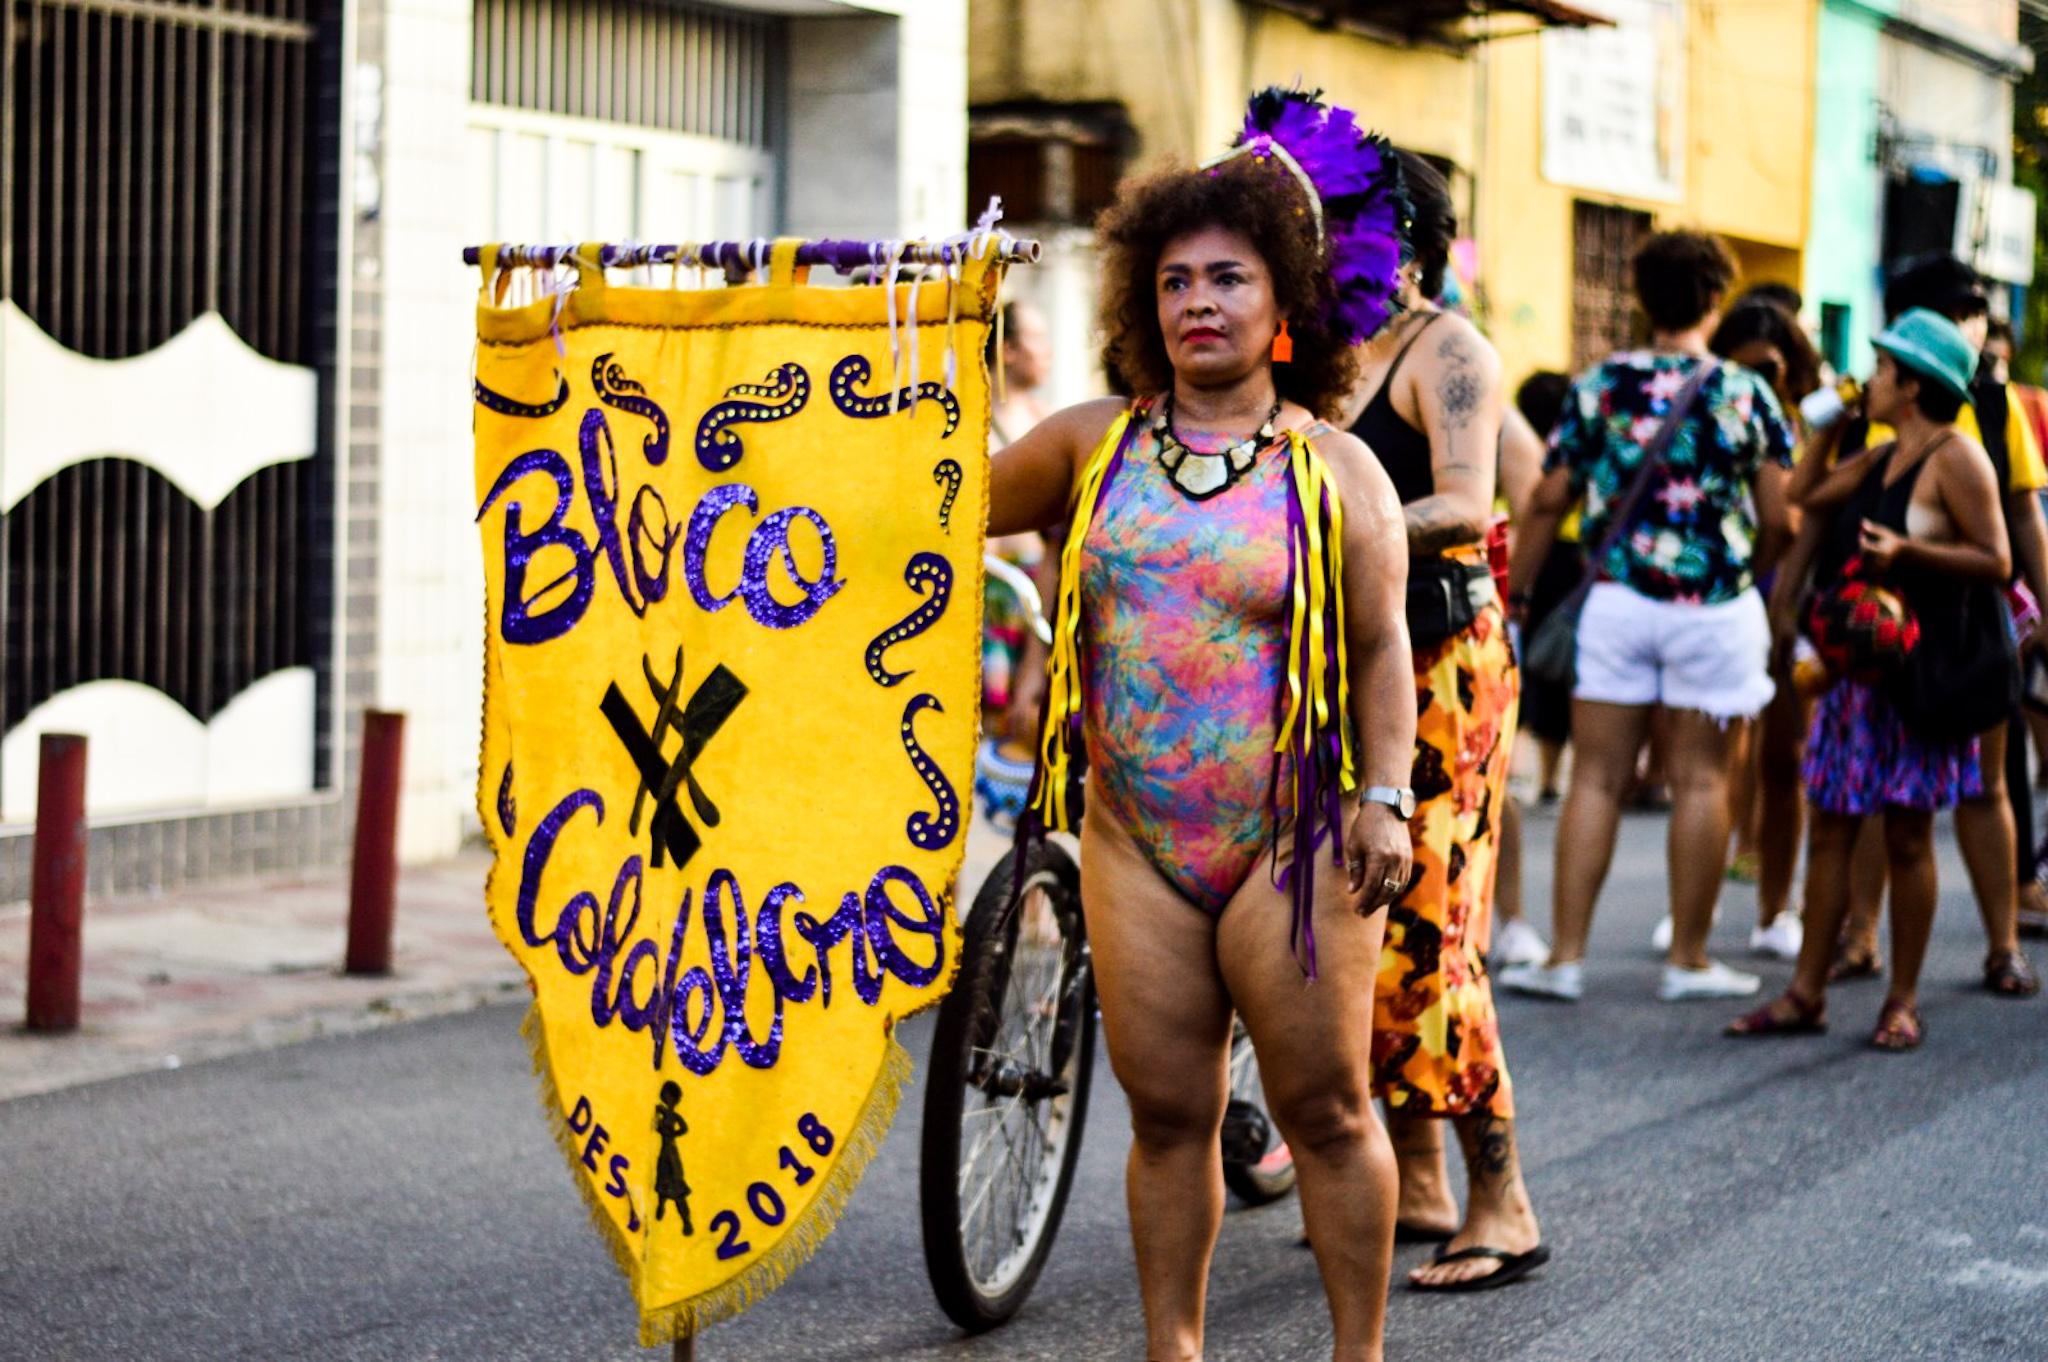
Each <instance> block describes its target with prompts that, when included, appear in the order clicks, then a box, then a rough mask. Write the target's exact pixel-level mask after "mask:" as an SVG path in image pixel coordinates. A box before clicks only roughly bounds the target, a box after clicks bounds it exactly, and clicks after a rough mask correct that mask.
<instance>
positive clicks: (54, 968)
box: [28, 733, 85, 1031]
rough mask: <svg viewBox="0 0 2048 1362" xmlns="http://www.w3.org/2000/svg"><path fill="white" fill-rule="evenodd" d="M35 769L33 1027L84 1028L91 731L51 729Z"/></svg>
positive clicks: (31, 952)
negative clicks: (81, 971) (81, 997)
mask: <svg viewBox="0 0 2048 1362" xmlns="http://www.w3.org/2000/svg"><path fill="white" fill-rule="evenodd" d="M37 759H38V763H39V765H38V767H37V771H36V840H35V853H34V854H35V861H34V865H33V868H32V869H31V871H30V879H29V918H28V1029H29V1030H31V1031H76V1030H77V1029H78V966H79V958H80V956H81V954H82V952H81V950H80V938H81V936H82V935H83V933H84V930H85V737H84V735H83V734H79V733H45V734H43V736H42V743H41V746H40V750H39V752H38V756H37Z"/></svg>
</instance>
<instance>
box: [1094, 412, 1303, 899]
mask: <svg viewBox="0 0 2048 1362" xmlns="http://www.w3.org/2000/svg"><path fill="white" fill-rule="evenodd" d="M1147 414H1149V412H1148V411H1142V410H1141V413H1140V415H1141V416H1143V415H1147ZM1139 426H1140V433H1139V434H1138V435H1137V436H1136V437H1135V439H1134V440H1133V443H1132V447H1131V449H1130V450H1129V451H1128V453H1127V455H1126V457H1125V467H1124V470H1123V472H1122V474H1121V475H1120V476H1119V477H1118V478H1117V479H1116V481H1115V482H1114V483H1112V484H1111V485H1110V488H1109V490H1108V492H1107V493H1106V495H1105V499H1104V504H1103V505H1102V507H1101V509H1100V511H1099V512H1098V513H1097V515H1096V518H1095V523H1094V525H1093V526H1091V527H1090V529H1089V531H1088V537H1087V539H1086V540H1084V541H1083V544H1082V549H1081V596H1082V599H1083V601H1084V602H1085V605H1086V609H1087V612H1088V627H1087V632H1086V634H1085V635H1084V636H1083V641H1082V667H1083V674H1084V676H1085V684H1084V687H1083V694H1084V695H1085V696H1086V697H1087V709H1086V716H1085V729H1084V731H1085V732H1086V735H1087V747H1088V769H1089V772H1090V773H1091V775H1092V776H1093V778H1094V779H1093V783H1092V784H1091V785H1090V787H1089V795H1090V797H1091V798H1092V799H1094V800H1095V801H1096V805H1097V806H1098V807H1100V808H1101V809H1102V810H1103V811H1104V812H1105V813H1107V814H1108V815H1109V816H1110V818H1111V819H1113V820H1114V821H1115V822H1116V823H1118V824H1119V825H1121V826H1122V827H1123V829H1124V830H1125V831H1126V832H1128V833H1129V834H1130V836H1131V839H1132V841H1134V842H1135V843H1136V844H1137V845H1138V847H1139V848H1140V849H1141V850H1142V851H1143V852H1144V854H1145V858H1146V859H1147V860H1149V861H1150V862H1151V863H1152V866H1153V868H1154V869H1155V870H1157V871H1158V872H1159V874H1160V876H1161V878H1163V879H1165V880H1166V881H1167V882H1168V883H1169V884H1171V885H1172V886H1173V887H1174V888H1175V889H1177V890H1179V891H1180V894H1181V896H1182V897H1184V898H1185V899H1187V900H1188V902H1190V903H1192V904H1194V905H1195V906H1196V907H1198V908H1200V909H1202V910H1203V911H1204V912H1207V913H1212V914H1214V913H1221V912H1222V911H1223V909H1224V907H1225V905H1227V904H1228V903H1229V902H1230V900H1231V898H1232V896H1234V895H1235V894H1236V893H1237V891H1238V889H1239V887H1240V886H1242V885H1243V884H1244V882H1245V880H1246V879H1248V878H1249V877H1250V876H1251V874H1252V872H1253V870H1254V868H1255V867H1256V866H1257V864H1258V862H1259V860H1260V858H1261V857H1262V856H1263V855H1264V853H1265V851H1266V849H1267V848H1268V847H1269V846H1270V845H1271V844H1272V841H1273V827H1272V816H1271V809H1270V804H1271V796H1272V774H1271V773H1272V770H1273V762H1274V753H1273V748H1274V741H1275V738H1276V736H1277V733H1278V729H1279V722H1280V709H1279V704H1278V699H1277V697H1279V696H1280V695H1281V694H1282V692H1283V690H1284V688H1285V686H1286V684H1287V681H1286V654H1287V628H1288V616H1289V605H1290V598H1289V589H1288V587H1289V584H1288V562H1287V460H1286V457H1285V448H1284V446H1285V441H1284V440H1276V441H1274V442H1273V443H1272V444H1270V445H1268V447H1267V448H1265V449H1264V450H1262V451H1260V458H1259V461H1258V462H1257V463H1255V464H1254V465H1253V466H1252V469H1251V471H1250V472H1248V473H1246V474H1245V475H1244V477H1243V478H1242V480H1241V481H1239V482H1238V483H1237V484H1235V485H1234V486H1232V487H1229V488H1228V489H1226V490H1225V491H1223V492H1220V493H1218V494H1216V495H1215V496H1213V497H1211V498H1210V499H1209V500H1207V501H1204V502H1200V503H1197V504H1198V505H1199V507H1200V512H1199V514H1192V515H1191V514H1189V510H1190V506H1189V503H1188V499H1187V497H1186V496H1185V495H1183V494H1182V493H1181V492H1180V491H1179V490H1178V489H1177V488H1176V487H1175V486H1174V485H1173V482H1172V480H1171V479H1170V478H1169V477H1168V475H1167V473H1166V471H1165V469H1164V468H1162V467H1161V466H1160V464H1159V461H1158V458H1157V454H1158V444H1159V439H1158V436H1157V435H1156V434H1154V433H1153V431H1152V430H1151V428H1150V422H1149V421H1141V422H1140V423H1139ZM1302 433H1303V434H1304V435H1306V436H1308V437H1309V438H1311V439H1313V438H1315V437H1317V436H1319V435H1323V434H1327V433H1330V427H1328V426H1326V425H1324V424H1322V423H1321V422H1316V423H1315V424H1314V425H1312V426H1309V427H1308V428H1306V429H1305V430H1304V431H1303V432H1302Z"/></svg>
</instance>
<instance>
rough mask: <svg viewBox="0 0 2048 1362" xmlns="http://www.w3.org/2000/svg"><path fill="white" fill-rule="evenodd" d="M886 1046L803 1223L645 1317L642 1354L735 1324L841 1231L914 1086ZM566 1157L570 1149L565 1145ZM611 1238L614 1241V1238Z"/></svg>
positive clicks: (906, 1056)
mask: <svg viewBox="0 0 2048 1362" xmlns="http://www.w3.org/2000/svg"><path fill="white" fill-rule="evenodd" d="M887 1043H888V1047H889V1048H888V1049H887V1051H885V1052H884V1054H883V1056H882V1071H881V1073H880V1074H879V1075H877V1076H876V1078H875V1085H874V1087H872V1088H870V1089H869V1090H868V1096H867V1100H866V1101H865V1102H863V1103H862V1104H861V1109H860V1117H859V1119H858V1120H857V1121H856V1122H855V1124H854V1128H853V1129H852V1130H851V1131H849V1132H848V1133H847V1134H846V1135H844V1136H843V1137H842V1145H841V1150H842V1152H841V1153H840V1155H839V1158H838V1160H837V1161H836V1162H835V1163H834V1164H833V1165H832V1171H831V1172H829V1173H827V1174H826V1175H825V1185H824V1186H823V1187H821V1188H819V1189H818V1195H817V1197H816V1199H815V1200H813V1201H812V1202H811V1204H810V1205H809V1206H808V1207H806V1208H805V1210H804V1213H803V1216H802V1218H801V1219H799V1220H798V1221H797V1222H796V1224H794V1225H792V1226H790V1229H789V1233H787V1234H785V1235H783V1236H782V1238H781V1239H779V1240H777V1241H776V1244H775V1247H774V1248H772V1249H769V1250H768V1251H767V1252H766V1253H764V1254H762V1255H761V1256H760V1257H759V1258H758V1259H756V1260H755V1261H754V1262H753V1263H752V1264H751V1265H750V1266H748V1268H747V1269H746V1271H744V1272H742V1273H740V1274H739V1275H738V1276H737V1277H734V1278H733V1279H732V1280H731V1281H728V1282H725V1283H723V1284H722V1285H720V1286H717V1287H715V1288H713V1289H712V1290H710V1291H706V1292H703V1293H702V1294H700V1295H696V1296H692V1297H690V1299H688V1300H686V1301H678V1302H677V1303H676V1304H674V1305H671V1306H667V1307H665V1308H663V1309H660V1310H657V1311H655V1312H653V1313H652V1314H646V1315H642V1316H641V1317H640V1346H641V1347H643V1348H652V1347H656V1346H658V1345H660V1344H663V1343H668V1342H672V1341H674V1340H675V1339H678V1338H691V1337H695V1336H696V1335H698V1334H701V1333H703V1332H704V1331H705V1330H706V1329H708V1328H710V1327H711V1326H712V1325H714V1324H717V1323H719V1322H721V1321H723V1320H728V1319H731V1318H732V1317H733V1316H735V1315H737V1314H739V1313H740V1312H741V1311H743V1310H745V1309H747V1308H748V1307H749V1306H751V1305H753V1304H754V1303H755V1302H757V1301H759V1300H760V1299H761V1298H762V1297H763V1296H766V1295H768V1294H769V1293H770V1292H772V1291H774V1290H775V1289H776V1288H777V1287H779V1286H781V1285H782V1284H783V1283H784V1282H785V1281H787V1280H788V1279H789V1275H790V1274H791V1273H792V1272H795V1271H796V1270H797V1269H798V1268H800V1267H802V1266H803V1265H804V1264H805V1263H807V1262H809V1261H810V1258H811V1255H812V1254H814V1253H816V1252H817V1251H818V1249H819V1248H820V1247H821V1246H822V1245H823V1244H824V1242H825V1238H826V1236H827V1235H829V1234H831V1233H832V1231H833V1229H834V1228H835V1227H836V1226H837V1225H838V1224H839V1217H840V1216H841V1215H843V1214H845V1212H846V1206H847V1203H848V1202H849V1201H851V1200H852V1199H853V1192H854V1189H855V1188H856V1187H858V1186H859V1185H860V1180H861V1177H862V1176H863V1175H864V1174H865V1173H866V1172H867V1170H868V1164H869V1163H870V1162H871V1161H873V1159H874V1157H875V1155H877V1154H879V1153H880V1152H881V1151H882V1141H883V1140H884V1139H885V1138H887V1136H888V1134H889V1126H890V1125H891V1123H893V1122H894V1121H895V1119H896V1107H897V1104H898V1103H899V1102H901V1101H902V1099H903V1088H904V1085H905V1084H907V1083H908V1082H909V1081H910V1052H909V1051H908V1050H905V1049H904V1048H903V1047H902V1046H901V1045H899V1044H897V1042H896V1036H895V1034H894V1032H893V1030H892V1031H891V1033H890V1035H889V1036H888V1038H887ZM564 1149H565V1150H566V1149H567V1145H566V1144H565V1145H564ZM580 1157H581V1153H580V1152H578V1153H575V1154H572V1155H571V1161H572V1162H573V1161H574V1160H575V1159H578V1158H580ZM577 1182H578V1183H579V1184H580V1185H581V1186H582V1187H583V1188H584V1191H585V1195H586V1199H589V1200H592V1202H593V1204H595V1197H596V1195H597V1194H596V1192H595V1191H594V1190H592V1189H591V1187H590V1180H589V1179H588V1178H578V1179H577ZM597 1214H598V1216H599V1218H600V1220H601V1221H602V1223H603V1226H604V1228H605V1229H607V1230H612V1229H613V1226H612V1222H611V1217H609V1216H607V1215H605V1214H604V1212H603V1211H602V1209H599V1210H598V1212H597ZM613 1232H614V1234H616V1231H615V1230H614V1231H613Z"/></svg>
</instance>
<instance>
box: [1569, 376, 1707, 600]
mask: <svg viewBox="0 0 2048 1362" xmlns="http://www.w3.org/2000/svg"><path fill="white" fill-rule="evenodd" d="M1720 371H1721V361H1720V360H1718V359H1712V358H1709V359H1707V360H1705V361H1703V362H1702V363H1701V364H1700V367H1699V368H1697V369H1695V370H1693V374H1692V377H1691V378H1688V379H1687V380H1686V381H1685V386H1684V387H1683V388H1680V389H1679V390H1678V395H1677V396H1675V397H1673V398H1672V399H1671V407H1670V409H1669V410H1668V411H1666V412H1665V413H1664V424H1663V425H1661V426H1658V427H1657V433H1656V434H1655V435H1653V436H1651V437H1650V443H1649V444H1648V445H1646V446H1644V448H1643V461H1642V462H1641V463H1639V464H1637V465H1636V475H1635V477H1634V478H1633V479H1632V480H1631V481H1630V482H1629V486H1628V492H1627V493H1626V494H1625V495H1624V496H1623V497H1622V499H1621V506H1620V508H1619V509H1618V510H1616V511H1615V513H1614V522H1613V523H1612V524H1611V525H1609V526H1608V527H1607V533H1606V535H1605V536H1603V537H1602V538H1601V540H1600V543H1599V544H1598V545H1597V546H1596V547H1595V548H1594V549H1593V552H1592V553H1590V554H1589V555H1587V558H1586V577H1585V580H1584V581H1583V582H1581V583H1580V584H1579V585H1580V589H1581V590H1584V589H1586V588H1589V587H1591V586H1592V585H1593V583H1595V582H1597V581H1599V580H1600V579H1601V578H1602V577H1603V576H1604V575H1605V573H1606V568H1605V567H1604V566H1603V565H1604V564H1605V563H1606V562H1607V555H1608V554H1609V553H1610V552H1612V551H1613V549H1614V546H1615V545H1616V544H1618V543H1620V542H1621V537H1622V535H1624V534H1626V533H1627V532H1628V527H1629V525H1630V524H1631V523H1633V522H1634V520H1635V518H1636V511H1637V509H1638V508H1640V507H1641V506H1642V504H1643V498H1644V497H1645V496H1647V495H1649V491H1650V474H1651V473H1653V472H1655V471H1656V468H1657V465H1658V464H1660V463H1662V462H1663V461H1664V455H1665V454H1666V453H1667V452H1669V451H1670V449H1671V444H1672V441H1674V440H1676V439H1677V438H1678V428H1679V426H1681V425H1682V424H1684V422H1685V416H1686V413H1687V412H1688V411H1689V410H1691V408H1692V404H1693V400H1694V399H1695V398H1697V397H1698V396H1699V395H1700V389H1702V388H1704V387H1706V386H1707V380H1708V379H1710V378H1712V377H1713V376H1714V375H1715V374H1717V373H1719V372H1720Z"/></svg>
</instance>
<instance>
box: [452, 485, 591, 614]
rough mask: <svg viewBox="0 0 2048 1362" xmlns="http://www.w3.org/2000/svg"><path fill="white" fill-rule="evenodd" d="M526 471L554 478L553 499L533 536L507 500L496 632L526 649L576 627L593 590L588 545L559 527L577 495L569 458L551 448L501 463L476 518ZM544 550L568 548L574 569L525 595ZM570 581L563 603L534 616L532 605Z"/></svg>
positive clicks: (518, 506) (514, 504) (518, 505)
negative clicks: (531, 569) (532, 568)
mask: <svg viewBox="0 0 2048 1362" xmlns="http://www.w3.org/2000/svg"><path fill="white" fill-rule="evenodd" d="M530 473H545V474H547V475H548V476H549V477H551V478H553V479H554V481H555V491H556V496H555V508H554V510H553V511H552V512H550V513H549V515H548V518H547V519H546V520H545V521H543V522H542V523H541V524H540V525H539V526H538V527H537V528H535V529H534V530H532V531H531V532H529V531H528V530H527V529H526V527H525V523H524V520H523V518H522V517H521V515H520V510H521V503H520V502H517V501H509V500H508V501H507V502H506V503H505V600H504V604H503V606H502V607H501V609H500V623H499V627H498V633H499V636H500V637H502V638H503V639H504V640H505V642H507V643H517V644H524V645H532V644H536V643H546V642H547V641H548V640H549V639H554V638H560V637H561V636H562V635H563V634H566V633H568V632H569V631H570V630H571V629H573V628H575V626H576V622H577V621H578V620H580V619H582V618H583V612H584V611H585V610H587V609H589V608H590V596H591V593H592V591H593V590H594V589H595V588H596V586H597V572H596V567H595V563H594V561H593V559H592V556H591V549H590V545H589V544H588V543H586V542H584V539H583V536H582V535H580V534H578V533H576V531H574V530H572V529H569V528H568V527H567V526H566V525H565V524H563V521H564V520H565V519H566V518H567V517H568V514H569V504H570V502H571V500H572V499H573V498H574V497H575V494H576V484H575V479H574V477H573V475H572V474H571V473H570V471H569V463H568V460H566V459H564V458H563V457H562V456H561V455H559V454H557V453H555V451H554V450H552V449H534V450H529V451H527V452H526V453H524V454H521V455H520V456H519V457H518V458H516V459H514V460H512V462H511V463H509V464H507V465H505V470H504V471H503V472H502V473H500V474H498V480H497V481H496V482H495V483H493V484H492V485H491V490H490V492H489V493H488V494H486V495H485V497H484V503H483V505H482V506H479V507H478V508H477V512H476V518H477V519H478V520H482V519H483V518H484V515H485V513H486V512H488V511H489V510H490V509H491V506H492V504H493V503H495V502H496V501H497V500H498V498H499V497H500V496H502V495H504V493H505V492H507V491H509V490H510V489H511V488H512V486H513V485H514V484H516V483H517V482H518V481H519V480H520V479H521V478H524V477H526V476H527V475H528V474H530ZM545 548H564V549H567V550H568V551H569V554H570V557H571V558H572V559H573V560H574V563H575V565H574V566H573V567H572V568H570V570H569V571H567V572H565V573H562V574H561V575H560V576H558V577H556V578H554V579H553V580H552V581H550V582H548V583H547V584H546V585H545V586H542V587H540V588H539V589H537V590H536V591H534V592H533V594H532V595H528V594H527V593H526V573H527V570H528V568H529V566H530V565H531V564H532V562H533V557H534V555H535V554H536V553H538V552H540V551H541V550H542V549H545ZM572 577H573V578H574V579H575V585H573V586H572V587H571V588H570V590H569V597H568V599H567V600H564V601H562V602H560V603H559V604H557V605H554V606H551V607H550V608H548V609H546V610H543V611H540V612H539V613H537V614H536V613H535V612H534V610H533V605H534V602H536V601H538V600H540V599H541V598H542V597H544V596H546V595H547V594H548V593H549V592H551V591H553V590H554V589H555V588H556V587H558V586H560V585H561V584H562V583H563V582H565V581H568V580H570V579H571V578H572Z"/></svg>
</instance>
